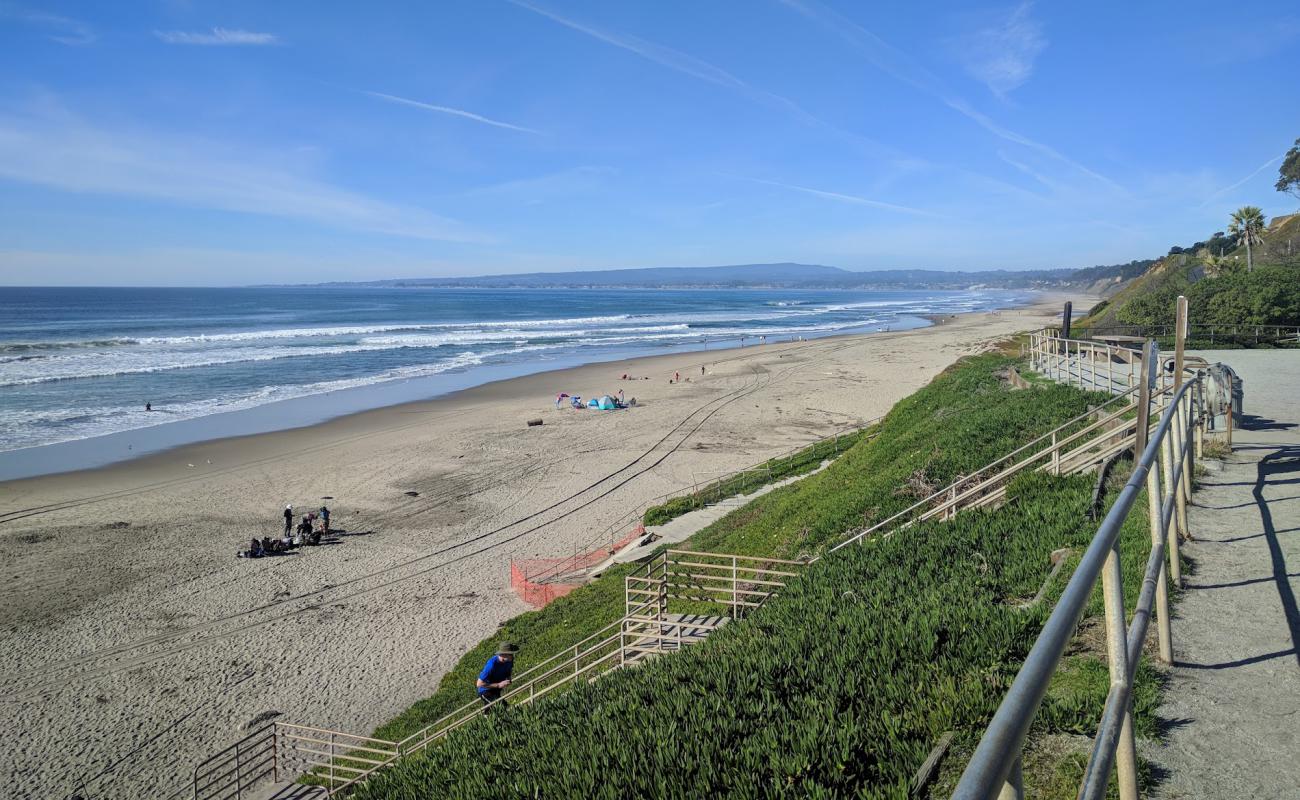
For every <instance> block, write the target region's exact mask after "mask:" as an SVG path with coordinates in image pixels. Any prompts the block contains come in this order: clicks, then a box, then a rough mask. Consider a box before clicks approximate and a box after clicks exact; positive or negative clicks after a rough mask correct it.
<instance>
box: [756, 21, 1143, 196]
mask: <svg viewBox="0 0 1300 800" xmlns="http://www.w3.org/2000/svg"><path fill="white" fill-rule="evenodd" d="M781 2H782V3H784V4H785V5H787V6H789V7H790V8H792V9H794V10H795V11H797V12H799V13H800V14H802V15H804V16H805V17H807V18H808V19H810V20H812V21H814V22H816V23H817V24H819V25H822V26H823V27H825V28H827V29H828V30H830V31H832V32H833V33H835V34H836V35H837V36H840V37H841V38H843V39H844V40H845V41H847V42H848V43H849V44H850V45H852V46H853V47H854V48H855V49H856V50H858V52H860V53H862V54H863V55H864V56H866V58H867V60H868V61H870V62H871V63H872V64H874V65H875V66H876V68H878V69H880V70H881V71H882V72H885V73H886V74H888V75H890V76H892V77H893V78H894V79H896V80H899V81H902V82H903V83H905V84H907V85H909V86H911V87H913V88H914V89H916V90H918V91H920V92H923V93H925V94H928V95H930V96H931V97H934V98H935V99H936V100H938V101H939V102H941V103H943V104H944V105H946V106H947V107H948V108H951V109H952V110H953V111H956V112H957V113H959V114H961V115H962V116H964V117H966V118H967V119H969V120H970V121H972V122H974V123H975V124H976V125H979V126H980V127H981V128H983V129H984V130H986V131H988V132H989V133H991V134H993V135H994V136H997V137H998V138H1000V139H1004V140H1006V141H1009V142H1013V143H1015V144H1019V145H1022V146H1024V147H1028V148H1030V149H1033V150H1037V151H1038V152H1040V153H1042V154H1043V155H1045V156H1048V157H1049V158H1052V159H1054V160H1056V161H1059V162H1061V163H1062V164H1066V165H1067V166H1069V167H1071V168H1073V169H1076V170H1078V171H1080V172H1082V173H1083V174H1085V175H1087V176H1088V177H1090V178H1093V179H1094V180H1097V181H1099V182H1101V183H1104V184H1106V185H1107V186H1109V187H1111V188H1112V189H1116V190H1118V191H1121V192H1124V191H1127V190H1125V189H1124V188H1123V187H1122V186H1120V185H1119V184H1118V183H1116V182H1115V181H1113V180H1111V179H1110V178H1107V177H1105V176H1104V175H1101V174H1099V173H1097V172H1095V171H1094V170H1091V169H1089V168H1088V167H1085V166H1084V165H1083V164H1080V163H1079V162H1077V161H1075V160H1073V159H1071V158H1069V157H1067V156H1066V155H1064V154H1063V153H1061V152H1059V151H1058V150H1056V149H1055V148H1053V147H1052V146H1050V145H1047V144H1044V143H1042V142H1039V141H1036V140H1034V139H1031V138H1030V137H1028V136H1025V135H1024V134H1021V133H1017V132H1016V131H1013V130H1011V129H1009V128H1006V127H1004V126H1002V125H1000V124H998V123H997V122H995V121H994V120H993V119H992V118H991V117H989V116H988V115H987V114H984V113H982V112H980V111H977V110H976V109H975V108H974V107H972V106H971V105H970V103H968V102H966V101H965V100H964V99H962V98H961V97H958V96H957V95H956V94H955V93H954V92H953V91H951V90H950V89H949V88H948V87H947V86H945V85H944V83H943V82H942V81H941V80H939V78H937V77H936V76H934V75H933V74H931V73H930V72H929V71H928V70H926V69H925V68H924V67H921V66H920V65H918V64H916V63H915V61H913V60H912V59H911V57H909V56H908V55H907V54H906V53H903V52H902V51H901V50H899V49H898V48H896V47H894V46H893V45H891V44H889V43H888V42H886V41H885V40H884V39H881V38H880V37H879V36H877V35H876V34H874V33H872V32H871V31H869V30H867V29H866V28H864V27H862V26H861V25H859V24H857V23H856V22H854V21H852V20H850V19H849V18H848V17H846V16H844V15H843V14H840V13H839V12H837V11H834V10H832V9H829V8H826V7H825V6H822V5H820V4H818V3H816V0H781Z"/></svg>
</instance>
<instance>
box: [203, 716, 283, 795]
mask: <svg viewBox="0 0 1300 800" xmlns="http://www.w3.org/2000/svg"><path fill="white" fill-rule="evenodd" d="M275 755H276V748H275V724H274V723H268V724H266V725H264V726H262V727H260V728H258V729H257V730H255V731H253V732H252V733H250V734H248V735H247V736H245V737H244V738H243V739H240V740H239V741H237V742H235V743H234V744H232V745H231V746H230V747H227V748H226V749H225V750H222V751H221V752H219V753H216V754H215V755H213V756H212V757H210V758H208V759H207V760H206V761H203V762H202V763H200V764H199V765H198V766H197V767H195V768H194V781H193V786H194V800H242V798H243V797H244V796H245V793H246V792H247V791H248V790H249V789H250V788H251V787H253V786H255V785H256V784H258V783H260V782H262V781H263V780H265V779H266V778H267V777H271V778H272V779H276V778H278V776H279V769H278V762H277V761H276V757H275Z"/></svg>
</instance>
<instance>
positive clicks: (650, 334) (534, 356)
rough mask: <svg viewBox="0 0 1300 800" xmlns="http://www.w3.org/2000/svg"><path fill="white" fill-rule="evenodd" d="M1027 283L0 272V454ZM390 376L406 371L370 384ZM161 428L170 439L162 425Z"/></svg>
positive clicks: (481, 377)
mask: <svg viewBox="0 0 1300 800" xmlns="http://www.w3.org/2000/svg"><path fill="white" fill-rule="evenodd" d="M1028 297H1029V293H1028V292H1023V291H1022V292H1015V291H958V292H943V291H889V292H883V291H882V292H869V291H836V290H826V291H796V290H775V289H773V290H594V289H519V290H510V289H444V288H436V289H432V288H431V289H418V288H359V287H346V288H334V287H329V288H325V287H320V288H247V289H171V288H168V289H137V288H13V287H9V288H0V453H4V452H5V451H14V450H20V449H23V448H42V447H43V446H47V445H51V444H55V443H59V442H69V441H77V440H86V439H91V438H94V437H104V436H107V435H113V434H121V433H123V432H128V431H140V430H143V429H148V428H152V427H156V426H162V425H169V424H173V423H177V422H180V421H192V420H201V419H205V418H213V417H215V416H218V415H229V413H230V412H241V411H247V410H251V409H257V408H263V407H271V406H277V405H283V404H284V403H285V401H295V400H299V399H302V398H308V397H314V398H318V400H319V399H320V398H323V397H337V398H342V397H345V396H346V398H347V400H346V402H342V403H322V402H317V403H315V404H313V405H311V407H310V409H308V408H307V406H304V407H303V409H304V413H303V414H301V415H298V416H294V415H288V416H286V415H285V414H283V413H281V414H279V415H278V416H275V417H274V419H277V420H279V421H278V422H274V423H268V422H265V421H263V422H262V423H259V424H258V425H256V426H254V427H255V428H256V429H257V430H265V429H267V428H268V427H271V428H274V427H276V426H279V427H292V426H293V425H295V424H306V423H307V422H314V421H319V420H320V419H322V418H327V417H328V416H330V415H331V414H335V413H347V412H350V411H356V410H361V409H362V408H366V407H377V406H381V405H388V404H390V403H392V402H400V401H403V400H409V399H420V398H422V397H430V396H435V395H437V394H441V393H444V392H446V391H451V390H454V389H458V388H464V387H466V386H471V385H474V384H476V383H482V382H484V381H487V380H495V379H497V378H500V377H508V376H511V375H519V374H524V373H531V372H539V371H542V370H548V369H555V368H559V367H566V366H573V365H576V364H580V363H587V362H593V361H603V360H612V359H619V358H626V357H631V356H642V355H654V354H660V353H668V352H674V351H681V350H696V349H703V348H709V349H714V348H728V347H739V346H741V345H742V343H743V344H745V345H750V344H758V343H759V341H760V337H765V339H766V341H768V342H776V341H783V340H789V339H790V338H791V337H797V336H802V337H806V338H814V337H820V336H829V335H833V334H841V333H853V332H862V331H876V330H883V329H886V328H888V329H892V330H899V329H903V328H913V327H918V326H922V325H925V324H927V322H926V321H925V319H924V318H923V315H928V314H947V313H960V312H965V311H974V310H985V309H994V308H1006V307H1009V306H1013V305H1017V304H1021V303H1023V302H1024V301H1026V300H1027V299H1028ZM396 384H401V385H402V386H403V387H405V388H404V389H403V390H402V391H401V392H398V393H394V392H392V391H383V390H382V389H383V387H386V386H387V387H391V386H393V385H396ZM146 403H149V404H151V405H152V410H151V411H146V410H145V404H146ZM225 418H227V417H223V419H225ZM268 419H269V417H268ZM245 427H248V426H245ZM187 430H188V431H189V433H186V434H184V435H183V436H181V437H180V439H188V440H198V439H200V438H211V435H228V434H230V433H231V432H232V429H231V427H230V426H229V425H225V426H223V427H221V428H220V430H219V431H218V430H217V429H216V428H211V429H210V430H209V433H210V434H211V435H209V436H205V435H204V428H203V427H202V426H196V425H190V426H188V427H187ZM233 430H234V432H253V429H252V428H249V429H248V430H246V431H245V430H244V429H243V428H240V427H239V426H238V425H236V426H235V428H234V429H233ZM212 431H216V433H213V432H212ZM155 438H156V437H155ZM168 443H169V444H176V443H179V441H178V440H177V437H176V436H172V437H171V438H170V439H168ZM132 454H133V455H138V454H139V449H134V448H133V449H132ZM16 455H17V454H12V453H10V454H9V458H7V459H6V460H7V461H10V462H12V461H13V460H14V457H15V456H16ZM125 455H126V454H125V452H123V454H122V456H123V457H125ZM100 460H101V461H102V460H103V459H100ZM88 465H89V464H88ZM18 471H19V472H22V471H24V470H18ZM5 473H8V475H9V476H12V475H13V474H16V473H15V472H14V470H13V469H0V477H4V476H5Z"/></svg>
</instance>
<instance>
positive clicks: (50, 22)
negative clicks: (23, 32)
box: [0, 3, 98, 47]
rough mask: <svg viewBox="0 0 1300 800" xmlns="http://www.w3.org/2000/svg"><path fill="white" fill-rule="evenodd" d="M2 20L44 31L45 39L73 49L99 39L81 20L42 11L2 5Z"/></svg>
mask: <svg viewBox="0 0 1300 800" xmlns="http://www.w3.org/2000/svg"><path fill="white" fill-rule="evenodd" d="M0 18H7V19H13V20H17V21H19V22H23V23H26V24H28V25H31V26H32V27H35V28H39V29H41V30H44V31H45V38H47V39H49V40H50V41H53V42H58V43H59V44H66V45H69V46H72V47H75V46H78V45H85V44H90V43H92V42H94V41H95V40H96V39H97V38H98V36H97V35H96V34H95V31H94V30H93V29H92V28H91V27H90V26H89V25H87V24H86V23H84V22H82V21H81V20H77V19H71V18H69V17H60V16H58V15H57V14H46V13H44V12H41V11H29V10H27V9H25V8H19V7H17V6H10V5H8V4H7V3H6V4H0Z"/></svg>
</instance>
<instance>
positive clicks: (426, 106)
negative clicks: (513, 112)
mask: <svg viewBox="0 0 1300 800" xmlns="http://www.w3.org/2000/svg"><path fill="white" fill-rule="evenodd" d="M364 94H368V95H370V96H371V97H374V98H378V99H380V100H387V101H388V102H390V103H398V104H400V105H404V106H411V107H412V108H419V109H423V110H424V111H434V112H437V113H439V114H449V115H451V116H453V117H461V118H462V119H469V120H473V121H474V122H481V123H483V124H484V125H491V126H492V127H494V128H505V129H506V130H511V131H519V132H520V133H535V134H539V135H540V134H541V133H542V132H541V131H539V130H535V129H533V128H525V127H524V126H522V125H512V124H511V123H509V122H502V121H500V120H496V119H489V118H488V117H485V116H483V115H481V114H475V113H474V112H472V111H465V110H463V109H459V108H451V107H450V106H436V105H433V104H432V103H422V102H420V101H419V100H408V99H407V98H405V97H398V96H397V95H392V94H384V93H383V92H364Z"/></svg>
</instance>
